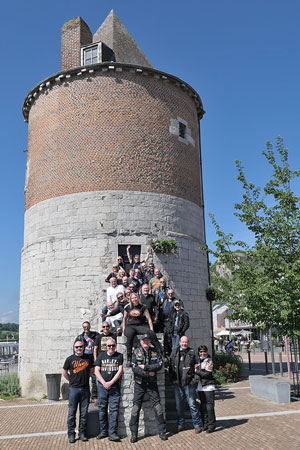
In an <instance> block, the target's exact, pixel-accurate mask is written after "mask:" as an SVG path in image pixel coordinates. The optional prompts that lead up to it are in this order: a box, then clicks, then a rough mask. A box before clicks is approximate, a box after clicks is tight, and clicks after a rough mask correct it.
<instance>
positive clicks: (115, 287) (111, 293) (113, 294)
mask: <svg viewBox="0 0 300 450" xmlns="http://www.w3.org/2000/svg"><path fill="white" fill-rule="evenodd" d="M109 282H110V286H109V288H107V301H112V302H114V303H115V302H116V301H117V294H118V293H119V292H122V294H124V286H123V285H122V284H117V279H116V278H115V277H111V279H110V280H109Z"/></svg>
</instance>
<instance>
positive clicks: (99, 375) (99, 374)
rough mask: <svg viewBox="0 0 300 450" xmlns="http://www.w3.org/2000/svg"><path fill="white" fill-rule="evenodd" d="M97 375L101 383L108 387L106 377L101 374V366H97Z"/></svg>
mask: <svg viewBox="0 0 300 450" xmlns="http://www.w3.org/2000/svg"><path fill="white" fill-rule="evenodd" d="M95 375H96V378H97V380H98V381H100V383H101V384H102V385H103V387H104V388H105V389H108V388H107V387H106V384H107V383H106V381H105V380H104V378H103V377H102V375H101V372H100V366H96V367H95Z"/></svg>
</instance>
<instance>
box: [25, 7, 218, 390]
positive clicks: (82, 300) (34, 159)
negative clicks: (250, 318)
mask: <svg viewBox="0 0 300 450" xmlns="http://www.w3.org/2000/svg"><path fill="white" fill-rule="evenodd" d="M23 114H24V117H25V120H26V121H27V122H28V152H27V168H26V182H25V207H26V212H25V230H24V247H23V250H22V268H21V293H20V365H19V374H20V380H21V385H22V393H23V395H25V396H38V395H42V394H44V393H45V392H46V379H45V373H56V372H59V373H60V372H61V367H62V364H63V361H64V360H65V358H66V355H68V354H69V353H70V349H71V346H72V342H73V340H74V337H75V336H76V335H77V334H78V332H79V331H80V330H81V323H82V322H83V321H84V320H89V321H90V322H91V323H92V325H93V328H94V329H99V326H100V318H99V313H100V310H101V308H102V307H103V305H104V303H105V300H106V295H105V292H106V288H107V284H106V283H105V281H104V280H105V278H106V276H107V274H108V273H109V272H110V271H111V266H112V263H113V262H114V261H115V260H116V257H117V255H118V254H120V253H121V254H124V250H125V249H126V246H127V245H129V244H130V245H131V246H132V249H134V251H135V252H137V253H140V255H141V257H142V259H143V257H144V256H145V255H146V248H147V245H148V243H149V241H150V239H156V238H159V239H175V240H176V244H177V252H176V253H174V254H173V253H172V254H170V255H160V254H154V255H153V261H154V263H155V265H156V266H158V267H160V268H161V270H162V272H163V274H164V275H166V276H167V277H168V279H169V280H170V281H171V283H172V286H173V287H174V288H175V290H176V293H177V296H178V297H179V298H181V299H182V300H183V301H184V305H185V309H186V310H187V312H188V313H189V314H190V318H191V326H190V329H189V331H188V336H189V337H190V339H191V345H192V346H198V345H199V343H201V344H208V345H209V344H210V342H211V326H210V324H211V320H210V304H209V302H208V301H207V299H206V295H205V292H206V288H207V285H208V266H207V257H206V254H205V253H204V252H202V251H201V250H200V246H203V245H205V229H204V211H203V189H202V176H201V171H202V167H201V147H200V120H201V118H202V116H203V114H204V111H203V106H202V102H201V99H200V97H199V95H198V94H197V93H196V92H195V91H194V90H193V88H192V87H191V86H189V85H188V84H187V83H185V82H184V81H182V80H180V79H179V78H177V77H175V76H173V75H170V74H168V73H163V72H160V71H159V70H156V69H154V68H153V67H152V65H151V63H150V62H149V61H148V59H147V58H146V57H145V55H144V54H143V52H142V51H141V50H140V49H139V47H138V46H137V44H136V43H135V41H134V40H133V38H132V37H131V36H130V34H129V33H128V31H127V30H126V28H125V27H124V26H123V24H122V23H121V22H120V20H119V19H118V17H117V16H116V14H115V13H114V12H113V11H111V13H110V14H109V15H108V17H107V18H106V19H105V21H104V22H103V24H102V25H101V26H100V28H99V29H98V30H97V31H96V33H95V34H94V35H92V33H91V31H90V29H89V27H88V25H87V24H86V23H85V22H84V21H83V20H82V19H81V18H80V17H77V18H75V19H72V20H70V21H69V22H67V23H65V24H64V26H63V27H62V34H61V72H59V73H56V74H55V75H51V76H49V77H48V78H47V79H45V80H43V81H42V82H41V83H39V84H38V85H37V86H35V87H34V88H33V89H32V90H31V91H30V92H29V93H28V95H27V97H26V99H25V101H24V104H23Z"/></svg>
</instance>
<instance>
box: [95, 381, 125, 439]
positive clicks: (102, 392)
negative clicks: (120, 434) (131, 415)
mask: <svg viewBox="0 0 300 450" xmlns="http://www.w3.org/2000/svg"><path fill="white" fill-rule="evenodd" d="M97 390H98V404H99V428H100V434H109V436H111V435H112V434H115V433H117V429H118V414H119V403H120V386H119V385H118V384H117V385H115V384H113V385H112V387H111V388H110V389H105V387H103V386H102V384H101V383H99V381H98V380H97ZM108 406H109V427H108V423H107V422H108V420H107V408H108ZM107 432H108V433H107Z"/></svg>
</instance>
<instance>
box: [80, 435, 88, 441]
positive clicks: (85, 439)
mask: <svg viewBox="0 0 300 450" xmlns="http://www.w3.org/2000/svg"><path fill="white" fill-rule="evenodd" d="M79 440H80V441H82V442H87V441H88V438H87V437H86V435H85V434H80V436H79Z"/></svg>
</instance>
